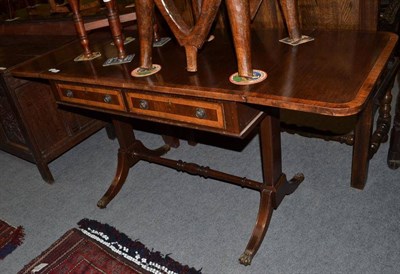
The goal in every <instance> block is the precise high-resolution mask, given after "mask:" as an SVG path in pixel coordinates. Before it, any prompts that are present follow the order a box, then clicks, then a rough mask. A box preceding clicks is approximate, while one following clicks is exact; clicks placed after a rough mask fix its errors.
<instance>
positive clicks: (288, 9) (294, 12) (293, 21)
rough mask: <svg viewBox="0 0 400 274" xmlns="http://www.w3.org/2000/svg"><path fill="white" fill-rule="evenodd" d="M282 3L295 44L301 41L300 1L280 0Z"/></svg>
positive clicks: (291, 37) (290, 34)
mask: <svg viewBox="0 0 400 274" xmlns="http://www.w3.org/2000/svg"><path fill="white" fill-rule="evenodd" d="M280 2H281V7H282V11H283V16H284V17H285V22H286V26H287V28H288V32H289V37H290V39H291V40H293V42H296V41H299V40H301V31H300V19H299V12H298V0H280Z"/></svg>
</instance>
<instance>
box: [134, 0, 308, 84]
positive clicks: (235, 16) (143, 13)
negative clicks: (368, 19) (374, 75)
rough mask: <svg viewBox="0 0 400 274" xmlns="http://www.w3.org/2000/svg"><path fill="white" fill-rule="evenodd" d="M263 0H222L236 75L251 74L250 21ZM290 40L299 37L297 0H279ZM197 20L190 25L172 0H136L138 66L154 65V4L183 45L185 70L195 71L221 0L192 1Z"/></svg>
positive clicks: (248, 75)
mask: <svg viewBox="0 0 400 274" xmlns="http://www.w3.org/2000/svg"><path fill="white" fill-rule="evenodd" d="M262 1H263V0H225V3H226V7H227V11H228V16H229V22H230V26H231V30H232V36H233V41H234V47H235V52H236V59H237V66H238V75H239V76H240V77H245V78H252V77H253V65H252V57H251V42H250V40H251V37H250V24H251V21H252V20H253V19H254V17H255V15H256V13H257V11H258V9H259V7H260V5H261V3H262ZM280 2H281V5H282V10H283V13H284V18H285V22H286V25H287V27H288V31H289V37H290V40H291V41H293V42H297V41H300V40H301V37H302V36H301V32H300V23H299V15H298V11H297V0H280ZM192 4H193V10H194V15H195V17H196V22H195V24H194V26H189V25H188V24H187V23H186V22H185V21H184V20H183V18H182V16H181V14H180V13H179V11H178V9H177V7H176V6H175V3H174V1H173V0H137V1H136V12H137V20H138V29H139V39H140V67H141V68H142V69H143V70H151V69H153V63H152V58H151V56H152V53H151V52H152V41H153V40H152V39H153V18H154V6H155V5H156V6H157V8H158V9H159V10H160V12H161V14H162V15H163V17H164V19H165V20H166V22H167V23H168V25H169V27H170V28H171V30H172V32H173V33H174V36H175V37H176V39H177V40H178V42H179V44H180V45H181V46H183V47H184V48H185V51H186V63H187V70H188V71H191V72H195V71H197V51H198V49H199V48H201V47H202V46H203V44H204V42H205V41H206V39H207V38H208V35H209V31H210V28H211V25H212V23H213V22H214V20H215V17H216V15H217V12H218V9H219V6H220V4H221V0H207V1H202V0H196V1H193V2H192Z"/></svg>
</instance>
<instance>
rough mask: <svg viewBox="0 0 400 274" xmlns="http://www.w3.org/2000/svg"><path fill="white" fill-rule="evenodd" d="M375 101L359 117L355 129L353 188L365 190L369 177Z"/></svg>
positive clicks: (368, 104) (352, 170) (369, 102)
mask: <svg viewBox="0 0 400 274" xmlns="http://www.w3.org/2000/svg"><path fill="white" fill-rule="evenodd" d="M373 107H374V102H373V100H371V99H370V100H369V101H368V103H367V106H366V107H365V109H364V110H362V111H361V112H360V114H359V116H358V119H357V122H356V127H355V129H354V145H353V157H352V167H351V186H352V187H354V188H357V189H363V188H364V186H365V183H366V181H367V177H368V166H369V159H370V157H369V151H370V149H369V148H370V144H371V136H372V129H373V118H374V117H373Z"/></svg>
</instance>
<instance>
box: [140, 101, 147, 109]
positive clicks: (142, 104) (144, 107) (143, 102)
mask: <svg viewBox="0 0 400 274" xmlns="http://www.w3.org/2000/svg"><path fill="white" fill-rule="evenodd" d="M139 108H141V109H149V102H147V100H143V99H142V100H140V101H139Z"/></svg>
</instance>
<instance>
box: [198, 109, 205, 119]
mask: <svg viewBox="0 0 400 274" xmlns="http://www.w3.org/2000/svg"><path fill="white" fill-rule="evenodd" d="M196 117H197V118H199V119H204V118H205V117H206V111H205V110H204V109H203V108H196Z"/></svg>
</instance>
